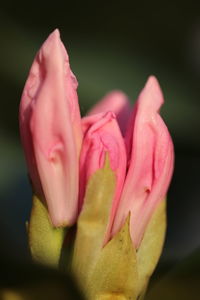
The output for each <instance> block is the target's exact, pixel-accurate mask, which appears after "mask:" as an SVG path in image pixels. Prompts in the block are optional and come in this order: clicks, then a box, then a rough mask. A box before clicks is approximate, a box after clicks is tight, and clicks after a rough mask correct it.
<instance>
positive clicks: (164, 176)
mask: <svg viewBox="0 0 200 300" xmlns="http://www.w3.org/2000/svg"><path fill="white" fill-rule="evenodd" d="M163 102H164V100H163V95H162V92H161V89H160V87H159V84H158V82H157V80H156V78H155V77H153V76H151V77H150V78H149V79H148V81H147V83H146V85H145V87H144V89H143V90H142V92H141V94H140V95H139V98H138V100H137V102H136V105H135V108H134V111H133V115H132V124H131V126H129V128H128V132H127V134H126V142H127V154H128V155H130V157H129V158H128V160H129V168H128V173H127V177H126V180H125V183H124V187H123V191H122V195H121V199H120V203H119V206H118V209H117V213H116V215H115V219H114V225H113V228H112V235H113V234H115V233H116V232H118V231H119V230H120V228H121V227H122V225H123V223H124V222H125V219H126V217H127V215H128V213H129V211H130V212H131V220H130V222H131V223H130V230H131V237H132V240H133V243H134V245H135V246H136V247H138V246H139V244H140V242H141V239H142V237H143V234H144V231H145V228H146V226H147V224H148V222H149V219H150V218H151V215H152V213H153V211H154V209H155V207H156V206H157V204H158V203H159V202H160V201H162V200H163V199H164V198H165V196H166V193H167V189H168V186H169V183H170V179H171V176H172V171H173V160H174V153H173V144H172V141H171V137H170V134H169V132H168V130H167V127H166V125H165V124H164V122H163V120H162V119H161V117H160V115H159V109H160V107H161V105H162V104H163Z"/></svg>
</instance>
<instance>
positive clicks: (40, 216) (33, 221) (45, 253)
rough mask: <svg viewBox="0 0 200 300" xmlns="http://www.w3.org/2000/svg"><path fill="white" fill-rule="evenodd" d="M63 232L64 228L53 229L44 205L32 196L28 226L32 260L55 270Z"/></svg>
mask: <svg viewBox="0 0 200 300" xmlns="http://www.w3.org/2000/svg"><path fill="white" fill-rule="evenodd" d="M65 231H66V229H65V228H55V227H53V225H52V224H51V221H50V219H49V215H48V211H47V209H46V207H45V205H44V204H43V203H42V201H40V199H39V198H37V197H36V196H35V195H34V196H33V206H32V211H31V218H30V222H29V224H28V237H29V248H30V251H31V255H32V257H33V259H34V260H35V261H37V262H39V263H42V264H45V265H50V266H52V267H56V268H57V267H58V265H59V260H60V255H61V249H62V244H63V240H64V236H65Z"/></svg>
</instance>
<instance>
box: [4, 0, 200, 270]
mask: <svg viewBox="0 0 200 300" xmlns="http://www.w3.org/2000/svg"><path fill="white" fill-rule="evenodd" d="M55 28H59V29H60V31H61V37H62V40H63V42H64V43H65V46H66V47H67V50H68V53H69V55H70V62H71V67H72V70H73V71H74V73H75V75H76V76H77V79H78V81H79V89H78V93H79V100H80V106H81V112H82V114H84V113H85V112H86V111H87V109H88V108H89V107H90V106H91V105H93V104H94V103H95V102H96V101H97V100H98V99H99V98H101V97H102V96H103V95H104V94H105V93H106V92H108V91H110V90H112V89H122V90H123V91H125V92H126V93H127V94H128V95H129V97H130V99H131V101H132V102H134V101H135V100H136V98H137V95H138V92H139V91H140V90H141V89H142V87H143V86H144V83H145V81H146V79H147V77H148V76H149V75H151V74H154V75H156V76H157V78H158V79H159V82H160V84H161V87H162V89H163V92H164V95H165V100H166V102H165V105H164V107H163V110H162V115H163V117H164V119H165V121H166V123H167V125H168V127H169V130H170V132H171V134H172V137H173V140H174V144H175V152H176V166H175V173H174V178H173V181H172V185H171V188H170V191H169V196H168V219H169V226H168V234H167V240H166V245H165V250H164V253H163V257H162V261H161V262H162V264H161V265H168V266H173V264H174V263H175V262H176V261H178V260H179V259H182V258H184V257H185V256H186V255H188V254H190V253H191V252H192V251H193V250H194V249H196V248H197V247H198V246H199V245H200V196H199V169H200V156H199V151H200V130H199V128H200V118H199V112H200V84H199V83H200V2H197V1H196V2H195V1H190V2H183V1H180V2H178V1H175V2H174V1H172V2H170V1H140V2H139V1H123V2H122V1H107V2H103V1H96V2H95V1H81V2H78V1H76V2H75V1H74V2H72V1H65V2H59V1H54V2H50V1H49V2H43V1H34V3H31V2H28V1H15V2H14V1H13V2H12V1H4V2H2V3H1V5H0V43H1V44H0V95H1V96H0V97H1V106H0V107H1V109H0V224H1V235H2V239H1V240H2V241H3V242H2V245H1V250H2V251H3V252H4V254H5V253H6V256H15V258H17V259H24V258H25V257H27V254H26V234H25V225H24V223H25V220H27V218H28V216H29V210H30V206H31V192H30V187H29V184H28V180H27V176H26V168H25V163H24V158H23V152H22V148H21V145H20V140H19V130H18V106H19V101H20V96H21V92H22V89H23V86H24V83H25V80H26V77H27V73H28V70H29V68H30V66H31V63H32V61H33V58H34V55H35V53H36V51H37V50H38V49H39V47H40V45H41V43H42V42H43V41H44V40H45V39H46V38H47V36H48V34H49V33H50V32H51V31H52V30H53V29H55Z"/></svg>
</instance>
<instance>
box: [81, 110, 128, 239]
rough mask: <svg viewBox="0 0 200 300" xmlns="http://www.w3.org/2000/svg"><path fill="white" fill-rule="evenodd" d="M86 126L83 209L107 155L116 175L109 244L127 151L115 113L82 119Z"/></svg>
mask: <svg viewBox="0 0 200 300" xmlns="http://www.w3.org/2000/svg"><path fill="white" fill-rule="evenodd" d="M82 125H83V132H84V140H83V146H82V152H81V157H80V194H79V196H80V198H79V199H80V202H79V203H80V208H81V207H82V204H83V200H84V194H85V189H86V186H87V182H88V180H89V178H90V176H91V175H92V174H93V173H94V172H95V171H97V170H98V169H100V168H103V166H104V163H105V157H106V154H108V156H109V161H110V166H111V169H112V170H113V171H114V172H115V174H116V192H115V196H114V199H113V203H112V211H111V214H110V221H109V226H108V229H107V233H106V235H105V242H106V241H107V240H108V239H109V237H110V229H111V225H112V223H113V218H114V214H115V212H116V209H117V206H118V202H119V198H120V195H121V190H122V187H123V184H124V178H125V172H126V149H125V145H124V141H123V138H122V135H121V132H120V129H119V126H118V124H117V121H116V117H115V114H114V113H112V112H107V113H99V114H96V115H91V116H88V117H85V118H83V120H82ZM99 184H101V183H99ZM108 184H109V183H108Z"/></svg>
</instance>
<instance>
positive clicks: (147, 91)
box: [139, 75, 164, 111]
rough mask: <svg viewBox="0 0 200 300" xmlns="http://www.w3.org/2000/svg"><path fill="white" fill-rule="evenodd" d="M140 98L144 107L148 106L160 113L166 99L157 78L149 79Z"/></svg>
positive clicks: (151, 77)
mask: <svg viewBox="0 0 200 300" xmlns="http://www.w3.org/2000/svg"><path fill="white" fill-rule="evenodd" d="M139 98H140V100H139V102H140V104H142V106H143V107H145V106H148V108H149V109H153V110H156V111H159V109H160V107H161V106H162V104H163V103H164V97H163V93H162V90H161V87H160V84H159V82H158V80H157V78H156V77H155V76H153V75H151V76H149V77H148V79H147V81H146V84H145V86H144V89H143V90H142V92H141V94H140V96H139Z"/></svg>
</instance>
